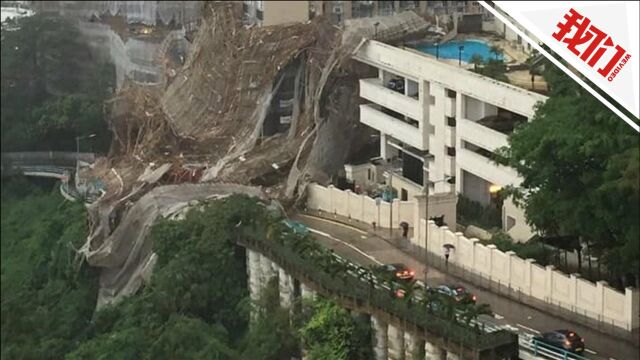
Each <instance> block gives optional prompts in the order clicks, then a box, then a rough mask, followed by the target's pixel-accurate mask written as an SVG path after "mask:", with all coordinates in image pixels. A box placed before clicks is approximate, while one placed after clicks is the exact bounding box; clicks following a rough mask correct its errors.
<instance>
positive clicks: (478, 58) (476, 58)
mask: <svg viewBox="0 0 640 360" xmlns="http://www.w3.org/2000/svg"><path fill="white" fill-rule="evenodd" d="M471 63H472V64H473V71H475V72H478V68H479V66H480V65H482V64H484V59H483V58H482V55H480V54H473V56H472V57H471Z"/></svg>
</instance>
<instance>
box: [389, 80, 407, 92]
mask: <svg viewBox="0 0 640 360" xmlns="http://www.w3.org/2000/svg"><path fill="white" fill-rule="evenodd" d="M387 88H389V89H391V90H395V91H397V92H399V93H403V94H404V80H403V79H391V80H389V82H388V83H387Z"/></svg>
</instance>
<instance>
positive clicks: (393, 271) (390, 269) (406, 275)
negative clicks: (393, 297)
mask: <svg viewBox="0 0 640 360" xmlns="http://www.w3.org/2000/svg"><path fill="white" fill-rule="evenodd" d="M378 271H380V272H382V273H385V274H388V275H391V276H393V277H395V278H396V279H399V280H406V281H411V280H413V278H414V277H415V275H416V273H415V271H413V270H411V269H409V268H408V267H406V266H405V265H404V264H399V263H396V264H385V265H380V266H379V267H378Z"/></svg>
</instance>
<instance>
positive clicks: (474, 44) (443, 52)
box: [415, 40, 503, 63]
mask: <svg viewBox="0 0 640 360" xmlns="http://www.w3.org/2000/svg"><path fill="white" fill-rule="evenodd" d="M460 45H462V46H464V49H463V50H462V61H464V62H467V63H469V62H471V58H472V57H473V55H475V54H478V55H480V56H482V59H483V60H484V61H487V60H489V59H495V57H496V55H495V54H492V53H491V51H490V49H491V47H490V46H489V45H488V44H487V43H486V42H484V41H481V40H464V41H456V40H453V41H449V42H446V43H444V44H440V45H439V46H436V45H431V44H430V45H418V46H416V47H415V49H416V50H419V51H421V52H423V53H427V54H431V55H434V56H435V55H436V53H437V55H438V56H439V57H441V58H444V59H456V60H457V59H458V53H459V49H458V47H459V46H460ZM498 59H501V60H502V59H503V56H502V55H498Z"/></svg>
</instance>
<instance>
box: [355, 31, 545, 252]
mask: <svg viewBox="0 0 640 360" xmlns="http://www.w3.org/2000/svg"><path fill="white" fill-rule="evenodd" d="M354 59H355V60H357V61H360V62H363V63H366V64H368V65H370V66H373V67H375V68H377V69H378V77H375V78H368V79H361V80H360V96H361V97H362V98H363V99H365V100H367V101H368V102H369V103H366V104H363V105H360V121H361V122H362V123H363V124H366V125H368V126H370V127H372V128H374V129H376V130H378V131H379V132H380V158H378V159H374V160H372V161H371V162H369V163H366V164H361V165H357V166H352V165H347V166H346V169H345V170H346V173H347V177H349V178H351V179H354V180H355V182H356V185H361V186H363V187H366V186H367V185H371V184H373V183H382V182H386V183H387V184H389V180H388V178H389V176H386V177H385V178H383V176H382V174H383V173H384V171H386V170H389V169H390V170H391V173H392V180H391V182H392V184H391V185H392V187H393V188H394V189H395V190H396V191H397V193H398V197H400V200H411V199H412V198H413V196H415V195H420V194H423V193H424V185H425V184H428V185H429V189H430V193H431V194H433V193H447V192H453V191H455V192H457V193H461V194H464V196H466V197H468V198H470V199H472V200H475V201H478V202H480V203H481V204H483V205H490V204H492V203H493V201H492V193H491V190H492V189H497V188H499V187H504V186H507V185H516V186H517V185H519V184H520V182H521V179H520V178H519V177H518V174H517V173H516V171H515V170H513V169H511V168H509V167H504V166H500V165H496V164H495V163H494V162H493V161H492V160H490V156H491V153H492V152H494V151H495V150H496V149H497V148H499V147H502V146H505V145H507V136H508V134H509V133H510V132H511V131H513V127H514V126H515V125H517V124H518V123H520V122H525V121H528V120H530V119H531V118H532V117H533V115H534V106H535V104H536V103H538V102H544V101H545V100H546V97H545V96H542V95H539V94H536V93H533V92H530V91H526V90H524V89H521V88H519V87H515V86H512V85H509V84H506V83H503V82H499V81H496V80H493V79H491V78H487V77H484V76H481V75H478V74H476V73H472V72H470V71H466V70H464V69H461V68H459V67H457V66H454V65H449V64H447V63H444V62H441V61H438V60H436V59H434V58H432V57H430V56H428V55H425V54H423V53H421V52H418V51H415V50H413V49H408V48H397V47H393V46H391V45H387V44H384V43H380V42H376V41H368V42H367V43H366V44H365V45H364V46H363V47H362V48H361V49H360V50H359V51H358V53H357V54H356V55H355V56H354ZM392 88H394V89H392ZM449 177H453V179H452V180H453V181H454V184H450V183H448V182H446V181H443V180H444V179H446V178H449ZM453 181H452V182H453ZM495 205H496V206H498V207H500V206H501V207H502V222H503V228H504V230H505V231H507V232H508V233H509V234H510V235H511V236H512V237H513V238H514V239H516V240H519V241H524V240H527V239H528V238H530V237H531V235H532V233H531V231H530V229H529V227H528V226H527V225H526V222H525V219H524V214H523V212H522V211H521V210H520V209H518V208H516V207H515V206H514V205H513V204H512V203H511V201H509V200H507V201H505V203H504V205H501V204H495Z"/></svg>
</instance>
